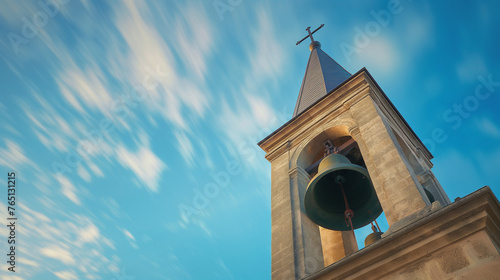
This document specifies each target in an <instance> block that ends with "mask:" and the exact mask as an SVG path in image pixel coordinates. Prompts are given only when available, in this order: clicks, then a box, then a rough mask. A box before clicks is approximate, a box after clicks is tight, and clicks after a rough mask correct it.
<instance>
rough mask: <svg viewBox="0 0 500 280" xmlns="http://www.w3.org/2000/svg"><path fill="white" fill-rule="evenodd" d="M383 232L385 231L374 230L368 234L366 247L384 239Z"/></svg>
mask: <svg viewBox="0 0 500 280" xmlns="http://www.w3.org/2000/svg"><path fill="white" fill-rule="evenodd" d="M382 234H384V233H383V232H380V231H374V232H372V233H370V234H368V236H367V237H366V238H365V247H366V246H368V245H371V244H373V243H375V242H377V241H379V240H380V239H382Z"/></svg>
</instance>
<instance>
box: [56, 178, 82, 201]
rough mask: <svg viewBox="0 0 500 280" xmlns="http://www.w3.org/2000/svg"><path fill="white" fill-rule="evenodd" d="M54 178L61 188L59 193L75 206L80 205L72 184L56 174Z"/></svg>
mask: <svg viewBox="0 0 500 280" xmlns="http://www.w3.org/2000/svg"><path fill="white" fill-rule="evenodd" d="M55 178H56V180H57V182H59V185H60V186H61V193H62V194H63V195H64V196H66V197H67V198H68V199H69V200H71V201H73V202H74V203H75V204H77V205H81V202H80V199H79V198H78V196H77V195H76V193H77V189H76V188H75V186H74V185H73V183H71V181H70V180H69V179H68V178H67V177H65V176H64V175H61V174H57V175H56V176H55Z"/></svg>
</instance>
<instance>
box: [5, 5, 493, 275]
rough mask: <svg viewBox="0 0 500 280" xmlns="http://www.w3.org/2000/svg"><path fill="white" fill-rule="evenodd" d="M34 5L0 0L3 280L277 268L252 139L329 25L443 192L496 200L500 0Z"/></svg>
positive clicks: (287, 108) (329, 33)
mask: <svg viewBox="0 0 500 280" xmlns="http://www.w3.org/2000/svg"><path fill="white" fill-rule="evenodd" d="M41 2H42V3H49V4H48V5H43V4H40V3H38V1H31V2H28V1H4V2H3V3H2V8H1V9H0V30H1V38H2V39H1V40H0V58H1V63H0V96H1V99H0V169H1V174H3V175H2V177H1V182H2V186H6V180H7V176H6V173H7V172H8V171H10V170H15V171H16V173H17V187H18V192H17V196H18V198H17V199H18V204H19V206H18V207H19V212H18V213H17V215H18V219H19V220H18V224H19V225H18V236H17V237H18V241H19V245H18V247H17V254H18V257H19V262H18V264H17V272H16V273H15V274H12V273H10V272H7V270H6V269H7V266H6V265H5V262H4V261H3V260H2V270H1V271H0V279H13V280H19V279H68V280H70V279H117V280H119V279H133V278H132V277H135V279H270V271H271V249H270V248H271V218H270V214H271V210H270V165H269V163H268V162H267V161H266V160H265V159H264V153H263V152H262V151H261V150H260V149H259V148H258V147H257V145H256V143H257V142H258V141H259V140H261V139H262V138H264V137H265V136H266V135H268V134H269V133H270V132H272V131H273V130H274V129H276V128H277V127H279V126H280V125H281V124H283V123H284V122H286V121H287V120H289V119H290V118H291V115H292V113H293V109H294V106H295V101H296V98H297V95H298V92H299V88H300V84H301V82H302V77H303V74H304V70H305V67H306V63H307V59H308V56H309V49H308V44H307V43H303V44H301V45H299V46H295V42H296V41H297V40H299V39H301V38H302V37H304V36H305V35H306V31H305V28H306V27H307V26H312V28H313V29H314V28H316V27H317V26H319V25H320V24H322V23H324V24H325V27H323V29H321V30H320V31H319V32H318V33H317V34H315V38H316V39H317V40H319V41H320V42H321V43H322V49H323V50H324V51H325V52H327V53H328V54H329V55H330V56H332V57H333V58H335V59H336V60H337V61H338V62H339V63H340V64H341V65H342V66H344V67H345V68H346V69H347V70H348V71H350V72H351V73H355V72H357V71H358V70H359V69H361V68H362V67H367V69H368V70H369V71H370V73H371V74H372V75H373V77H374V78H375V79H376V81H377V82H378V83H379V84H380V86H381V87H382V89H383V90H384V91H385V93H386V94H387V95H388V96H389V98H390V99H391V100H392V102H393V103H394V104H395V106H396V107H397V108H398V109H399V111H400V112H401V113H402V115H403V116H404V117H405V119H406V120H407V121H408V123H409V124H410V125H411V126H412V128H413V129H414V130H415V132H416V133H417V134H418V135H419V137H420V138H421V139H422V140H423V141H424V143H425V144H426V145H427V146H428V148H429V149H430V150H431V152H432V153H433V154H434V156H435V159H434V160H433V163H434V165H435V168H434V169H433V170H434V173H435V175H436V176H437V178H438V180H440V182H441V184H442V185H443V187H444V189H445V191H446V192H447V193H448V195H449V197H450V199H451V200H454V199H455V198H456V197H457V196H465V195H467V194H469V193H471V192H472V191H474V190H476V189H478V188H480V187H482V186H484V185H489V186H491V187H492V189H493V191H494V192H495V193H496V194H497V195H498V194H500V179H499V177H498V166H500V147H499V145H498V143H499V140H500V124H499V123H500V122H499V121H500V117H499V113H498V107H499V104H500V84H499V83H498V82H497V81H500V68H499V66H498V61H500V53H499V52H498V48H499V40H500V39H499V37H498V36H497V33H498V27H499V26H500V19H499V18H498V16H497V15H496V14H495V12H496V11H498V10H500V7H499V6H500V4H499V3H498V2H497V1H481V2H468V3H465V1H464V2H460V1H459V2H456V1H455V2H453V3H444V2H438V1H405V0H401V1H396V2H394V1H370V3H366V1H302V2H299V1H293V2H292V1H286V2H285V1H247V0H239V1H238V0H232V1H229V0H220V1H168V4H164V3H163V2H160V1H149V2H147V3H145V2H140V1H126V2H123V3H121V2H120V3H119V2H115V1H106V2H104V1H83V2H77V1H74V0H69V1H68V0H65V1H63V0H59V1H57V2H52V1H46V0H42V1H41ZM165 2H167V1H165ZM436 2H437V3H436ZM53 3H56V4H53ZM381 11H384V12H381ZM382 14H384V15H387V14H389V17H387V16H386V17H385V18H379V16H380V15H382ZM377 18H378V21H377ZM360 34H363V35H360ZM362 36H366V37H364V40H363V38H362ZM478 88H479V90H477V89H478ZM460 106H462V107H460ZM0 197H1V200H0V209H1V210H0V217H1V219H2V221H6V220H5V218H6V217H5V216H6V210H5V209H6V203H7V200H6V197H5V195H2V196H0ZM0 233H1V235H2V236H3V237H2V238H1V239H2V240H5V239H4V238H6V235H7V231H6V228H5V227H1V230H0ZM1 244H2V245H1V248H2V252H3V249H4V248H6V246H7V244H6V241H1ZM4 257H5V255H4ZM13 275H15V277H13Z"/></svg>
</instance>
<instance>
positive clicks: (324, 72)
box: [293, 41, 351, 117]
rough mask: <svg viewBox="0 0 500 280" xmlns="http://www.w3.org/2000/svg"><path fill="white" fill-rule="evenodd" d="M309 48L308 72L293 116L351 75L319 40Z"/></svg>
mask: <svg viewBox="0 0 500 280" xmlns="http://www.w3.org/2000/svg"><path fill="white" fill-rule="evenodd" d="M309 49H310V50H311V55H310V56H309V61H308V62H307V68H306V73H305V75H304V79H303V80H302V86H301V87H300V93H299V97H298V98H297V104H296V105H295V111H294V112H293V117H295V116H297V115H299V114H300V113H302V112H303V111H304V110H305V109H307V108H308V107H309V106H311V105H312V104H314V103H315V102H316V101H318V100H319V99H321V98H322V97H323V96H325V95H326V94H327V93H329V92H330V91H332V90H333V89H335V88H336V87H337V86H338V85H340V84H341V83H342V82H344V81H345V80H347V79H348V78H349V77H351V74H350V73H349V72H347V71H346V70H345V69H344V68H343V67H342V66H340V64H338V63H337V62H336V61H335V60H334V59H333V58H331V57H330V56H329V55H327V54H326V53H325V52H324V51H323V50H321V44H320V43H319V42H318V41H313V42H312V43H311V44H310V45H309Z"/></svg>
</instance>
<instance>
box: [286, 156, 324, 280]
mask: <svg viewBox="0 0 500 280" xmlns="http://www.w3.org/2000/svg"><path fill="white" fill-rule="evenodd" d="M289 176H290V190H291V191H290V193H291V198H292V208H293V215H292V220H293V224H294V228H293V231H294V241H293V242H294V246H295V266H296V267H295V273H296V277H297V279H302V278H304V277H306V276H307V275H309V274H312V273H313V272H315V271H317V270H319V269H321V268H323V266H324V264H323V252H322V248H321V237H320V234H319V226H318V225H317V224H315V223H314V222H312V221H311V220H310V219H309V218H308V217H307V215H306V211H305V207H304V197H305V193H306V189H307V185H308V184H309V181H310V180H311V178H310V177H309V174H307V172H306V171H305V170H304V169H303V168H302V167H300V166H296V167H294V168H292V169H290V171H289Z"/></svg>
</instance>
